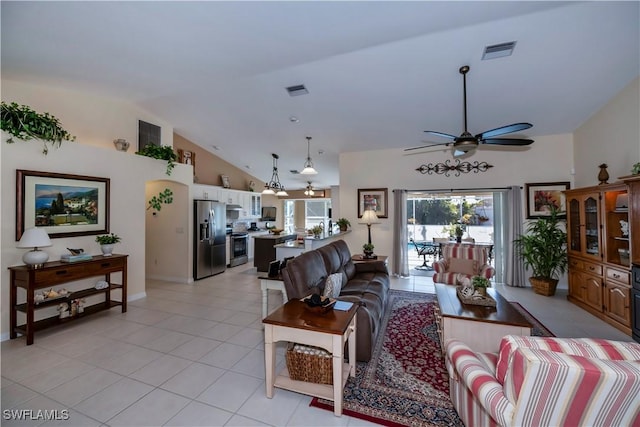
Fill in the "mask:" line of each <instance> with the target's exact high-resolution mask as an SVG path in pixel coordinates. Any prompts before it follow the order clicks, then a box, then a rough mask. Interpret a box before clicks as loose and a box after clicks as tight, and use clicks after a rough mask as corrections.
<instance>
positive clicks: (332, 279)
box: [322, 273, 342, 298]
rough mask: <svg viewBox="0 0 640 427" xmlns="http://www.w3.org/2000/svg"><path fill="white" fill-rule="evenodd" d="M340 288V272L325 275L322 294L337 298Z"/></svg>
mask: <svg viewBox="0 0 640 427" xmlns="http://www.w3.org/2000/svg"><path fill="white" fill-rule="evenodd" d="M341 290H342V273H333V274H330V275H329V277H327V281H326V282H325V284H324V292H323V293H322V295H323V296H325V297H329V298H338V297H339V296H340V291H341Z"/></svg>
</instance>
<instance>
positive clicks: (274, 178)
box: [262, 154, 288, 196]
mask: <svg viewBox="0 0 640 427" xmlns="http://www.w3.org/2000/svg"><path fill="white" fill-rule="evenodd" d="M271 157H273V173H272V174H271V181H269V182H267V183H266V184H265V186H264V190H262V194H275V195H276V196H288V194H287V192H286V191H285V190H284V186H283V185H282V184H280V178H278V159H279V157H278V155H277V154H271Z"/></svg>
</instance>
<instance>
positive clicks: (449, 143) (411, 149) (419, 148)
mask: <svg viewBox="0 0 640 427" xmlns="http://www.w3.org/2000/svg"><path fill="white" fill-rule="evenodd" d="M451 144H452V143H451V142H441V143H436V144H429V145H421V146H420V147H411V148H405V149H404V151H413V150H422V149H423V148H429V147H437V146H439V145H445V146H448V145H451Z"/></svg>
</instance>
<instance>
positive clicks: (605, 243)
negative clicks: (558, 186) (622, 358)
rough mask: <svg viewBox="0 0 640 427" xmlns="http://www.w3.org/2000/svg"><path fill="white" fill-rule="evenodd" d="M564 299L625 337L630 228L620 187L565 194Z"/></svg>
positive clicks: (628, 309)
mask: <svg viewBox="0 0 640 427" xmlns="http://www.w3.org/2000/svg"><path fill="white" fill-rule="evenodd" d="M565 194H566V200H567V251H568V254H569V269H568V270H569V272H568V276H569V294H568V296H567V299H568V300H569V301H571V302H572V303H574V304H576V305H578V306H579V307H581V308H583V309H584V310H587V311H588V312H590V313H591V314H593V315H594V316H596V317H598V318H600V319H602V320H604V321H605V322H607V323H609V324H610V325H612V326H614V327H616V328H618V329H619V330H621V331H623V332H625V333H627V334H629V335H631V285H630V272H629V258H628V254H629V251H630V248H631V247H630V234H629V235H627V234H626V233H625V232H624V231H623V227H622V224H621V221H622V222H623V223H627V224H630V222H629V221H630V214H629V209H628V207H622V206H621V201H622V200H626V197H627V195H628V186H627V185H625V184H624V183H621V182H620V183H613V184H604V185H598V186H596V187H588V188H581V189H575V190H567V191H566V192H565Z"/></svg>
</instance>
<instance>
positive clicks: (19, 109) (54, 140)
mask: <svg viewBox="0 0 640 427" xmlns="http://www.w3.org/2000/svg"><path fill="white" fill-rule="evenodd" d="M1 105H2V112H1V120H0V122H1V125H2V126H1V127H2V130H3V131H5V132H7V133H8V134H9V135H11V136H10V137H9V139H7V143H9V144H12V143H13V142H14V140H13V138H16V139H20V140H22V141H29V140H30V139H39V140H41V141H42V142H43V143H44V149H43V150H42V153H43V154H45V155H46V154H47V153H48V152H49V147H48V145H47V143H48V142H50V143H51V144H52V145H53V146H54V147H60V145H62V141H75V140H76V137H75V136H73V135H71V134H70V133H69V132H67V131H66V130H64V129H63V128H62V126H61V125H60V121H59V120H58V119H57V118H55V117H54V116H52V115H51V114H49V113H44V114H39V113H37V112H35V111H33V110H32V109H31V108H29V107H27V106H26V105H18V104H16V103H15V102H12V103H10V104H7V103H6V102H4V101H2V104H1Z"/></svg>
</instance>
